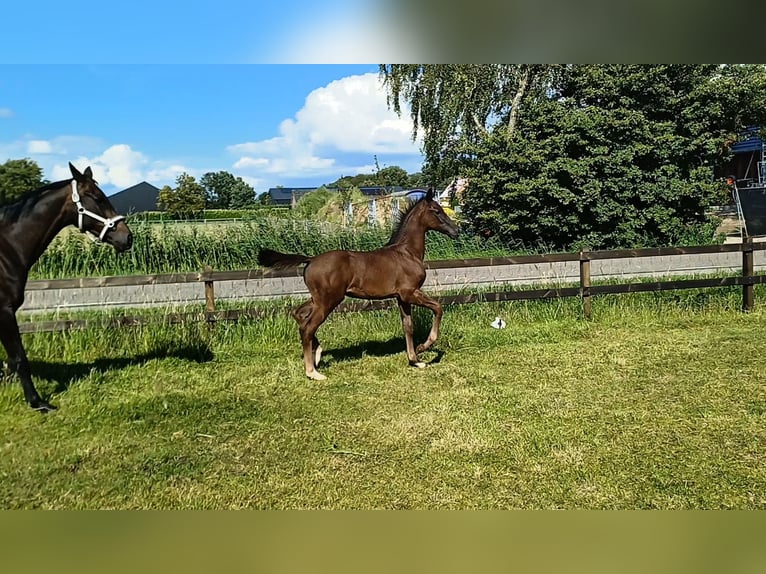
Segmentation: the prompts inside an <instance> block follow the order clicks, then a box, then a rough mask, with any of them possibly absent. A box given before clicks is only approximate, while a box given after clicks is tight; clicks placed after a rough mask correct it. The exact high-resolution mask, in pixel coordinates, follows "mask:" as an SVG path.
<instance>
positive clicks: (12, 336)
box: [0, 307, 56, 412]
mask: <svg viewBox="0 0 766 574" xmlns="http://www.w3.org/2000/svg"><path fill="white" fill-rule="evenodd" d="M0 340H2V343H3V347H5V351H6V352H7V353H8V364H9V366H10V367H11V370H13V371H16V373H17V374H18V376H19V379H20V380H21V388H22V389H24V398H25V399H26V400H27V403H28V404H29V406H30V407H32V408H33V409H35V410H38V411H41V412H48V411H52V410H55V408H56V407H54V406H53V405H51V404H49V403H47V402H46V401H44V400H43V399H42V398H40V395H39V394H38V393H37V389H35V385H34V384H33V383H32V373H31V371H30V369H29V361H28V360H27V354H26V352H24V346H23V345H22V343H21V335H20V334H19V324H18V323H17V322H16V314H15V313H14V312H13V310H12V309H10V308H8V307H6V308H4V309H2V310H0Z"/></svg>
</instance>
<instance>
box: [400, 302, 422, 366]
mask: <svg viewBox="0 0 766 574" xmlns="http://www.w3.org/2000/svg"><path fill="white" fill-rule="evenodd" d="M398 302H399V314H400V315H401V316H402V330H403V331H404V342H405V344H406V346H407V360H408V361H409V362H410V365H411V366H413V367H418V368H421V369H422V368H423V367H425V366H426V364H425V363H422V362H420V361H418V356H417V354H416V353H415V343H414V342H413V340H412V332H413V327H412V305H411V304H409V303H406V302H404V301H402V300H401V299H398Z"/></svg>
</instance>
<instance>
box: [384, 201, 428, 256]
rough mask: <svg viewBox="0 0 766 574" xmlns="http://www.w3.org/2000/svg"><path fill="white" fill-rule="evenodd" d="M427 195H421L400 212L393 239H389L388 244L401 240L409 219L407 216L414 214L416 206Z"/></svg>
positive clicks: (392, 234) (392, 235)
mask: <svg viewBox="0 0 766 574" xmlns="http://www.w3.org/2000/svg"><path fill="white" fill-rule="evenodd" d="M425 200H426V198H425V197H421V198H420V199H418V200H417V201H412V202H410V204H409V205H408V206H407V207H405V208H404V210H402V211H400V212H399V215H398V216H397V218H396V223H394V230H393V232H392V233H391V239H389V240H388V243H386V245H394V244H395V243H396V242H397V241H399V240H400V239H401V238H402V233H403V232H404V227H405V225H404V224H405V222H406V221H407V218H408V217H409V216H410V215H411V214H412V212H413V211H414V210H415V208H416V207H417V206H418V204H419V203H420V202H421V201H425Z"/></svg>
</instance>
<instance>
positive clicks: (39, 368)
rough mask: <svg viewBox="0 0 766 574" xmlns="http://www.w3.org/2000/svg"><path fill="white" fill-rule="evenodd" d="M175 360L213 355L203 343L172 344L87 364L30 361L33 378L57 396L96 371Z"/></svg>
mask: <svg viewBox="0 0 766 574" xmlns="http://www.w3.org/2000/svg"><path fill="white" fill-rule="evenodd" d="M169 357H174V358H177V359H183V360H186V361H192V362H195V363H207V362H209V361H211V360H213V352H212V351H211V350H210V347H208V345H207V344H205V343H201V342H200V343H198V344H194V345H174V344H172V343H168V344H162V345H158V346H157V347H155V348H154V349H152V350H151V351H149V352H148V353H142V354H140V355H134V356H132V357H113V358H105V359H96V360H95V361H93V362H90V363H58V362H50V361H34V360H33V361H30V362H29V365H30V367H31V369H32V377H33V378H36V379H47V380H50V381H53V382H55V383H56V386H55V388H54V389H52V392H54V393H60V392H62V391H65V390H67V389H68V388H69V386H70V385H71V384H72V383H74V382H75V381H77V380H79V379H82V378H83V377H86V376H87V375H88V374H89V373H91V372H93V371H96V372H99V373H108V372H110V371H116V370H120V369H124V368H125V367H129V366H132V365H141V364H143V363H146V362H147V361H151V360H152V359H166V358H169Z"/></svg>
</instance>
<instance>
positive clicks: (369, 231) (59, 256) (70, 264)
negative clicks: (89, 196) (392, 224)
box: [30, 218, 510, 279]
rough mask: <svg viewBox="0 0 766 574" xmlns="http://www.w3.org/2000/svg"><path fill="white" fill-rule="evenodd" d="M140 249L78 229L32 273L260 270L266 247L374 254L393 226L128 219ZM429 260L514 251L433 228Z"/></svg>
mask: <svg viewBox="0 0 766 574" xmlns="http://www.w3.org/2000/svg"><path fill="white" fill-rule="evenodd" d="M128 223H129V225H130V228H131V230H132V231H133V237H134V241H133V247H132V249H131V250H130V251H128V252H126V253H123V254H119V255H118V254H116V253H115V252H114V250H113V249H112V248H111V247H109V246H106V245H100V244H95V243H93V242H92V241H90V240H89V239H88V238H86V237H85V236H83V235H80V234H79V233H62V234H61V235H60V236H59V237H57V238H56V240H54V242H53V243H52V244H51V245H50V246H49V247H48V249H47V250H46V252H45V253H44V254H43V256H42V257H41V258H40V260H39V261H38V262H37V263H36V264H35V266H34V267H33V268H32V270H31V272H30V277H31V278H37V279H40V278H45V279H54V278H64V277H89V276H103V275H132V274H148V273H171V272H184V271H199V270H201V269H203V268H205V267H206V266H208V265H209V266H211V267H212V268H213V269H216V270H236V269H254V268H256V267H257V263H256V256H257V255H258V251H259V250H260V249H262V248H264V247H268V248H271V249H277V250H279V251H286V252H292V253H304V254H307V255H316V254H318V253H322V252H325V251H329V250H332V249H354V250H362V251H367V250H371V249H376V248H378V247H381V246H382V245H384V244H385V243H386V241H388V239H389V237H390V235H391V229H390V228H384V227H364V228H361V229H354V228H347V227H342V226H336V225H329V224H326V223H322V222H317V221H309V220H296V219H281V218H256V219H252V220H248V221H238V222H233V223H218V224H216V223H213V224H207V225H204V226H203V225H199V224H194V223H189V224H180V225H179V224H169V223H149V222H145V221H139V220H131V221H129V222H128ZM426 246H427V255H426V257H427V258H428V259H454V258H464V257H482V256H499V255H507V254H509V253H510V250H509V249H508V248H507V247H504V246H503V245H502V244H500V243H499V242H496V241H491V240H484V239H481V238H478V237H474V236H469V235H465V234H464V235H462V236H461V237H459V238H458V239H457V240H451V239H449V238H448V237H446V236H444V235H441V234H438V233H429V234H428V239H427V241H426Z"/></svg>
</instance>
